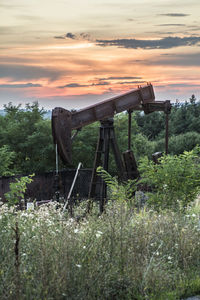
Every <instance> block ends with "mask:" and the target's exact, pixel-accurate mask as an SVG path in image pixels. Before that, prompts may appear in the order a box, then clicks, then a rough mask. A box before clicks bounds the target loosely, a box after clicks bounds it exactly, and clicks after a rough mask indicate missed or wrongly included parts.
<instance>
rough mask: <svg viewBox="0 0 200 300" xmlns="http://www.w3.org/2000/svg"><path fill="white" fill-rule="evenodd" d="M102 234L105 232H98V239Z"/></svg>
mask: <svg viewBox="0 0 200 300" xmlns="http://www.w3.org/2000/svg"><path fill="white" fill-rule="evenodd" d="M102 234H103V232H101V231H99V230H97V233H96V237H97V238H99V237H100V236H101V235H102Z"/></svg>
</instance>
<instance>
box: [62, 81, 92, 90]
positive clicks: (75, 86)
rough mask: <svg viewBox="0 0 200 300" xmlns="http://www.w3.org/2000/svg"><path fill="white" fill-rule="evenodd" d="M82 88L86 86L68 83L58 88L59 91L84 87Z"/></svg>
mask: <svg viewBox="0 0 200 300" xmlns="http://www.w3.org/2000/svg"><path fill="white" fill-rule="evenodd" d="M84 86H88V85H85V84H79V83H75V82H74V83H69V84H66V85H62V86H58V88H59V89H64V88H79V87H84Z"/></svg>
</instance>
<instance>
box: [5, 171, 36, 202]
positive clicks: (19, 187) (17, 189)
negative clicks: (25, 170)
mask: <svg viewBox="0 0 200 300" xmlns="http://www.w3.org/2000/svg"><path fill="white" fill-rule="evenodd" d="M33 176H34V174H32V175H29V176H24V177H21V178H19V179H18V178H16V179H15V182H11V183H10V186H9V187H10V191H9V192H7V193H5V198H6V200H7V201H8V205H9V206H13V205H16V204H20V202H21V200H24V194H25V192H26V189H27V184H29V183H31V182H32V181H33V179H32V177H33Z"/></svg>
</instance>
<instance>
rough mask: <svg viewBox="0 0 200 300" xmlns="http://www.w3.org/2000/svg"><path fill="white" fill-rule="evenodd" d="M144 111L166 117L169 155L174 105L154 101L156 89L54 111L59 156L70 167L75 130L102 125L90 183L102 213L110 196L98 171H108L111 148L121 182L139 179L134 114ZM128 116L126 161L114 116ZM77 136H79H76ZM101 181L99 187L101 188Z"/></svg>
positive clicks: (136, 91)
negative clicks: (170, 127)
mask: <svg viewBox="0 0 200 300" xmlns="http://www.w3.org/2000/svg"><path fill="white" fill-rule="evenodd" d="M136 110H139V111H143V112H144V113H145V114H149V113H152V112H154V111H163V112H164V113H165V115H166V138H165V140H166V141H165V147H166V149H165V151H166V154H167V153H168V116H169V113H170V110H171V103H170V101H169V100H166V101H155V95H154V90H153V86H152V85H151V84H147V85H146V86H143V87H141V86H140V87H138V88H137V89H135V90H131V91H129V92H127V93H124V94H122V95H119V96H116V97H113V98H111V99H108V100H104V101H101V102H99V103H97V104H94V105H91V106H89V107H86V108H83V109H81V110H79V111H75V112H71V111H69V110H66V109H64V108H61V107H56V108H54V109H53V110H52V134H53V141H54V144H55V145H56V149H57V151H58V154H59V156H60V157H61V159H62V160H63V162H64V163H68V164H70V163H71V161H72V151H71V145H72V140H73V138H74V136H72V130H74V129H76V130H77V132H78V131H79V130H80V129H81V128H82V127H84V126H86V125H88V124H91V123H93V122H96V121H99V122H100V127H99V138H98V141H97V148H96V153H95V158H94V165H93V171H92V178H91V183H90V190H89V197H90V198H98V199H99V200H100V211H101V212H102V211H103V209H104V204H105V201H106V196H107V194H106V193H107V189H106V185H105V182H104V181H103V180H101V179H99V178H98V176H97V173H96V169H97V167H98V166H102V167H103V168H104V170H106V171H108V164H109V150H110V146H111V147H112V150H113V154H114V157H115V162H116V165H117V169H118V174H119V178H121V179H123V180H126V179H129V178H130V179H135V178H138V176H139V173H138V170H137V164H136V160H135V157H134V154H133V151H132V150H131V114H132V112H133V111H136ZM124 111H127V112H128V150H127V151H125V152H124V153H123V159H122V157H121V154H120V152H119V149H118V145H117V141H116V137H115V131H114V120H113V117H114V115H115V114H117V113H120V112H124ZM74 135H76V134H74ZM99 180H100V184H99Z"/></svg>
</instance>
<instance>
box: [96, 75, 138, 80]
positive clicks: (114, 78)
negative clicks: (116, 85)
mask: <svg viewBox="0 0 200 300" xmlns="http://www.w3.org/2000/svg"><path fill="white" fill-rule="evenodd" d="M127 79H142V77H138V76H111V77H107V78H98V80H127Z"/></svg>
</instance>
